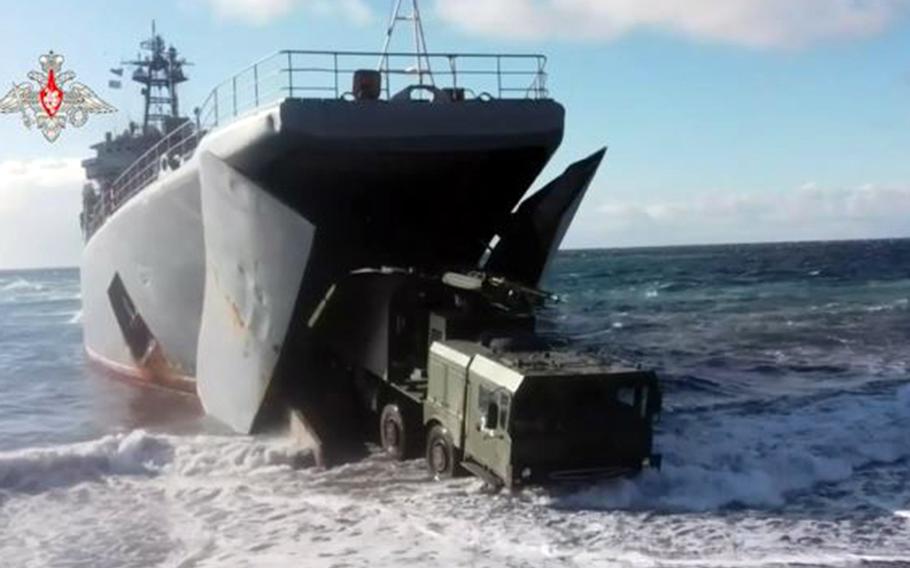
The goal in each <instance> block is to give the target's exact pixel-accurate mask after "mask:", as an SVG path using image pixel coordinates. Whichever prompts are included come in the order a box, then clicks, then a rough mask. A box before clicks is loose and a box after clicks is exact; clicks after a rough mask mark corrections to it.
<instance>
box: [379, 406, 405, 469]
mask: <svg viewBox="0 0 910 568" xmlns="http://www.w3.org/2000/svg"><path fill="white" fill-rule="evenodd" d="M408 434H409V432H408V429H407V423H406V422H405V420H404V417H403V416H402V415H401V409H399V408H398V405H397V404H387V405H385V407H383V409H382V414H381V415H380V417H379V437H380V439H381V440H382V449H383V451H385V453H386V454H388V455H390V456H392V458H394V459H396V460H398V461H401V460H403V459H405V458H406V457H407V455H408V451H407V450H408V443H409V440H408Z"/></svg>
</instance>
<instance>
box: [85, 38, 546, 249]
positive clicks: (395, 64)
mask: <svg viewBox="0 0 910 568" xmlns="http://www.w3.org/2000/svg"><path fill="white" fill-rule="evenodd" d="M377 68H378V69H379V71H380V74H381V76H382V87H381V93H380V97H379V98H380V99H381V100H386V101H388V100H391V99H392V98H393V97H395V95H396V94H397V93H399V92H401V91H402V90H404V89H406V88H407V87H410V86H414V85H423V86H426V87H434V88H437V89H441V88H451V89H463V90H464V92H465V96H466V98H469V99H470V98H480V99H485V98H499V99H519V98H521V99H547V98H549V91H548V88H547V58H546V57H545V56H543V55H538V54H487V53H427V54H420V56H419V57H418V55H417V54H415V53H406V52H387V53H380V52H370V51H307V50H285V51H279V52H277V53H275V54H272V55H270V56H268V57H266V58H264V59H262V60H260V61H257V62H256V63H254V64H253V65H250V66H249V67H247V68H246V69H244V70H242V71H240V72H239V73H237V74H236V75H234V76H232V77H230V78H229V79H228V80H226V81H224V82H222V83H221V84H219V85H218V86H216V87H215V88H214V89H212V91H211V92H210V93H209V95H208V97H206V99H205V100H204V101H203V103H202V105H200V106H199V107H198V108H197V109H195V111H194V113H195V117H194V119H193V120H191V121H187V122H186V123H184V124H182V125H180V126H179V127H177V128H176V129H174V130H173V131H171V132H170V133H168V134H167V135H165V136H164V137H162V138H161V140H159V141H158V142H157V143H156V144H155V145H154V146H152V147H151V148H150V149H149V150H148V151H146V152H145V153H144V154H142V156H140V157H139V158H138V159H137V160H136V161H135V162H133V163H132V164H131V165H130V166H129V167H128V168H127V169H126V170H125V171H123V172H122V173H121V174H120V175H119V176H118V177H117V179H116V180H114V182H113V183H112V184H111V185H110V187H108V188H106V189H104V190H103V191H102V195H101V196H100V199H99V200H98V203H97V206H96V207H95V209H94V211H91V212H90V214H89V215H88V216H87V218H86V220H85V228H86V236H87V237H88V236H91V234H92V233H93V232H94V231H95V230H97V228H98V227H99V226H101V224H103V223H104V221H105V220H106V219H107V217H108V216H110V215H111V214H112V213H113V212H114V211H116V210H117V209H118V208H119V207H120V206H121V205H122V204H123V203H125V202H126V201H128V200H129V199H130V198H131V197H133V196H134V195H135V194H136V193H138V192H139V191H141V190H142V189H143V188H145V187H146V186H148V185H149V184H150V183H152V182H153V181H155V180H156V179H158V176H159V175H160V174H161V173H162V172H163V171H166V170H167V169H171V168H176V167H177V166H179V164H180V163H181V162H183V161H185V160H187V159H189V157H190V156H191V155H192V153H193V151H194V150H195V149H196V146H197V145H198V143H199V140H200V139H201V138H202V137H203V136H204V135H205V133H206V132H209V131H211V130H212V129H214V128H216V127H219V126H223V125H224V124H227V123H229V122H231V121H233V120H235V119H236V118H238V117H240V116H243V115H245V114H248V113H250V112H253V111H255V110H257V109H260V108H263V107H265V106H268V105H271V104H273V103H276V102H278V101H281V100H284V99H287V98H302V99H339V98H351V97H352V96H353V95H352V94H351V90H352V86H353V76H354V73H355V71H358V70H360V69H377ZM415 94H416V96H417V97H418V98H419V97H421V96H424V95H425V94H426V93H425V92H423V91H420V90H418V91H417V92H416V93H415Z"/></svg>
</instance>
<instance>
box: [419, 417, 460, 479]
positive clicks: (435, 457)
mask: <svg viewBox="0 0 910 568" xmlns="http://www.w3.org/2000/svg"><path fill="white" fill-rule="evenodd" d="M459 461H460V460H459V452H458V451H457V450H456V449H455V444H454V443H453V442H452V435H451V434H449V431H448V430H447V429H446V428H445V427H443V426H440V425H439V424H437V425H435V426H433V427H432V428H431V429H430V433H429V434H428V435H427V468H428V469H429V470H430V475H432V476H433V477H434V478H437V479H448V478H450V477H455V473H456V472H457V471H458V462H459Z"/></svg>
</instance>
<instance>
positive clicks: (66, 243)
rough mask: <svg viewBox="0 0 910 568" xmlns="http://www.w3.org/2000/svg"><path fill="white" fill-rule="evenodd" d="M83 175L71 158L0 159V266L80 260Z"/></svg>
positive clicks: (28, 265) (74, 263)
mask: <svg viewBox="0 0 910 568" xmlns="http://www.w3.org/2000/svg"><path fill="white" fill-rule="evenodd" d="M84 179H85V174H84V172H83V170H82V167H81V166H80V164H79V160H78V159H75V158H71V159H36V160H6V161H2V162H0V268H20V267H35V266H64V265H66V266H74V265H77V264H78V263H79V253H80V251H81V250H82V236H81V232H80V229H79V212H80V211H81V207H82V203H81V199H82V184H83V183H84Z"/></svg>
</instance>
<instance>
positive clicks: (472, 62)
mask: <svg viewBox="0 0 910 568" xmlns="http://www.w3.org/2000/svg"><path fill="white" fill-rule="evenodd" d="M418 61H419V63H418ZM377 68H378V69H379V71H380V73H381V75H382V92H381V97H380V98H381V99H382V100H389V99H391V98H392V97H393V96H394V95H395V94H396V93H398V92H399V91H401V90H402V89H405V88H406V87H409V86H412V85H426V86H433V87H436V88H453V89H464V90H465V93H466V95H467V96H468V97H469V98H470V97H490V98H499V99H513V98H530V99H546V98H548V97H549V91H548V89H547V58H546V56H544V55H539V54H513V53H509V54H504V53H500V54H497V53H492V54H490V53H428V54H421V55H420V57H419V60H418V56H417V55H416V54H414V53H407V52H389V53H380V52H371V51H305V50H285V51H279V52H278V53H275V54H273V55H271V56H269V57H266V58H265V59H262V60H260V61H258V62H256V63H254V64H253V65H250V66H249V67H247V68H246V69H244V70H242V71H240V72H239V73H237V74H236V75H234V76H233V77H231V78H229V79H228V80H226V81H224V82H222V83H221V84H220V85H218V86H217V87H215V88H214V89H213V90H212V92H211V93H209V96H208V97H207V98H206V99H205V101H204V102H203V104H202V105H201V106H200V107H199V108H198V109H196V122H197V126H199V127H200V128H201V129H203V130H210V129H212V128H214V127H216V126H220V125H222V124H224V123H225V122H226V121H230V120H233V119H234V118H236V117H238V116H241V115H243V114H246V113H247V112H249V111H251V110H255V109H257V108H260V107H262V106H265V105H267V104H271V103H273V102H275V101H278V100H282V99H284V98H317V99H329V98H334V99H338V98H342V97H348V96H350V95H351V92H350V91H351V87H352V79H353V76H354V72H355V71H358V70H360V69H377Z"/></svg>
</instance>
